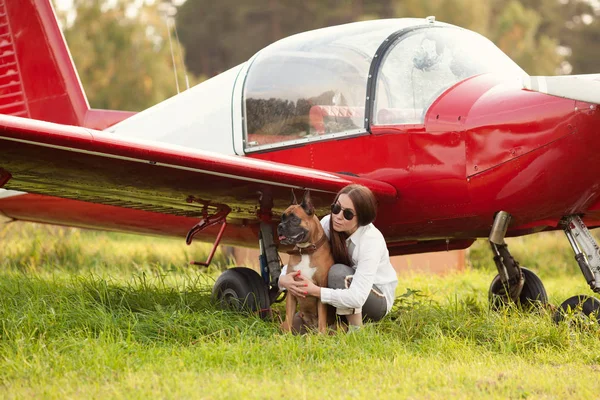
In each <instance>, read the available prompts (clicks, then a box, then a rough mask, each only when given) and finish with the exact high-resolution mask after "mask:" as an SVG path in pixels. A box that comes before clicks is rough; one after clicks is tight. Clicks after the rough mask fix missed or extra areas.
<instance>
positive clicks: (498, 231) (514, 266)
mask: <svg viewBox="0 0 600 400" xmlns="http://www.w3.org/2000/svg"><path fill="white" fill-rule="evenodd" d="M510 218H511V216H510V214H509V213H507V212H506V211H500V212H498V213H497V214H496V216H495V218H494V224H493V225H492V230H491V232H490V237H489V242H490V246H491V248H492V253H493V254H494V263H495V264H496V268H497V269H498V275H496V277H494V279H493V280H492V284H491V285H490V289H489V300H490V306H491V307H492V308H493V309H499V308H500V307H501V306H503V305H506V304H509V303H514V304H517V305H519V306H521V307H525V308H530V307H531V306H533V305H539V304H545V303H547V302H548V295H547V294H546V289H544V285H543V284H542V281H541V280H540V278H539V277H538V276H537V275H536V274H535V273H533V272H532V271H530V270H528V269H527V268H523V267H521V266H520V265H519V263H518V261H517V260H515V259H514V258H513V256H512V255H511V254H510V252H509V251H508V245H507V244H506V243H505V242H504V236H505V235H506V230H507V228H508V224H509V223H510Z"/></svg>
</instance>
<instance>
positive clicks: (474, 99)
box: [0, 0, 600, 314]
mask: <svg viewBox="0 0 600 400" xmlns="http://www.w3.org/2000/svg"><path fill="white" fill-rule="evenodd" d="M125 67H126V66H124V68H125ZM557 96H561V97H557ZM598 103H600V82H599V81H598V77H597V76H579V77H552V78H550V77H548V78H544V77H529V76H528V75H527V74H526V73H525V72H524V71H523V70H522V69H521V68H519V66H518V65H516V64H515V63H514V62H513V61H512V60H511V59H510V58H508V57H507V56H506V55H505V54H504V53H502V52H501V51H500V50H499V49H498V48H497V47H496V46H494V44H493V43H491V42H490V41H489V40H487V39H485V38H484V37H482V36H480V35H478V34H476V33H474V32H471V31H468V30H465V29H462V28H459V27H456V26H452V25H448V24H444V23H440V22H436V21H435V19H434V18H431V17H430V18H426V19H390V20H376V21H364V22H357V23H352V24H347V25H342V26H335V27H330V28H324V29H319V30H316V31H311V32H306V33H302V34H298V35H294V36H292V37H289V38H286V39H283V40H280V41H278V42H276V43H274V44H272V45H270V46H268V47H266V48H264V49H263V50H261V51H260V52H258V53H257V54H256V55H255V56H253V57H252V58H251V59H250V60H248V61H247V62H245V63H243V64H241V65H238V66H237V67H234V68H232V69H230V70H228V71H226V72H224V73H222V74H220V75H218V76H216V77H214V78H212V79H210V80H208V81H206V82H204V83H202V84H199V85H197V86H195V87H193V88H191V89H189V90H187V91H185V92H183V93H181V94H179V95H176V96H174V97H172V98H170V99H168V100H166V101H164V102H161V103H160V104H157V105H156V106H154V107H151V108H149V109H148V110H145V111H143V112H140V113H137V114H133V113H127V112H121V111H107V110H94V109H90V107H89V105H88V102H87V100H86V97H85V94H84V91H83V88H82V86H81V83H80V81H79V79H78V77H77V73H76V71H75V67H74V65H73V62H72V60H71V57H70V54H69V51H68V49H67V47H66V45H65V42H64V39H63V36H62V34H61V31H60V29H59V27H58V25H57V22H56V17H55V14H54V11H53V10H52V7H51V5H50V0H2V1H0V113H1V115H0V187H4V190H3V189H0V190H1V191H0V215H1V216H2V217H1V218H2V219H5V220H23V221H37V222H44V223H51V224H59V225H68V226H77V227H86V228H96V229H106V230H118V231H124V232H135V233H142V234H157V235H170V236H177V237H186V235H187V240H188V243H189V242H191V240H192V238H193V237H196V238H198V239H200V240H204V241H215V246H216V243H218V242H221V243H228V244H233V245H244V246H257V245H259V246H260V249H261V254H262V255H261V260H262V275H259V274H257V273H255V272H254V271H252V270H249V269H245V268H234V269H231V270H228V271H226V272H225V273H224V274H223V275H222V276H221V277H220V278H219V279H218V280H217V283H216V284H215V289H214V293H215V294H216V296H217V297H218V298H219V299H221V300H223V301H225V302H229V303H236V302H238V301H239V300H247V299H248V296H253V298H254V299H256V300H257V303H258V304H254V305H250V307H259V308H261V309H265V308H268V307H269V306H270V304H271V301H273V298H274V297H275V295H276V292H277V288H276V286H277V285H276V282H277V279H278V277H279V273H280V262H279V259H278V257H277V252H276V247H275V245H276V244H277V239H276V238H274V235H273V227H274V226H276V224H277V222H278V218H279V215H280V213H281V212H282V211H283V210H284V209H285V208H286V207H287V206H288V204H289V201H290V197H291V192H292V191H293V190H296V191H297V193H300V192H301V191H303V190H306V189H309V190H310V191H311V196H312V200H313V202H314V204H315V206H316V208H317V211H318V214H319V215H324V214H326V213H327V212H328V209H329V205H330V203H331V201H332V199H333V197H334V194H335V193H336V192H337V191H338V190H339V189H341V188H342V187H344V186H345V185H347V184H349V183H352V182H356V183H361V184H363V185H365V186H368V187H369V188H371V190H372V191H373V192H374V193H375V195H376V196H377V199H378V200H379V210H378V215H379V217H378V219H377V220H376V221H375V224H376V226H377V227H378V228H379V229H380V230H381V231H382V232H383V234H384V236H385V238H386V240H387V244H388V248H389V251H390V254H391V255H399V254H409V253H417V252H429V251H440V250H448V249H464V248H467V247H469V246H470V245H471V244H472V243H473V241H474V240H475V239H476V238H478V237H489V239H490V244H491V248H492V256H493V257H494V260H495V261H496V265H497V267H498V272H499V274H498V276H496V278H495V279H494V280H493V282H492V286H491V287H490V298H491V299H492V301H494V302H496V301H502V300H509V299H510V300H512V301H516V302H519V303H523V304H525V303H527V302H528V301H532V300H537V301H541V302H546V301H547V296H546V292H545V290H544V287H543V285H542V283H541V281H540V279H539V278H538V277H537V276H536V275H535V274H534V273H533V272H531V271H529V270H527V269H525V268H522V267H520V266H519V265H518V263H517V262H516V261H515V260H514V259H513V258H512V257H511V255H510V253H509V252H508V249H507V247H506V244H505V243H504V237H505V235H508V236H518V235H526V234H531V233H535V232H540V231H544V230H554V229H563V230H564V231H565V233H566V235H567V238H568V240H569V242H570V243H571V244H572V246H573V249H574V251H575V254H576V256H577V257H576V259H577V262H578V263H579V265H580V267H581V269H582V272H583V275H584V277H585V279H586V280H587V282H588V283H589V285H590V287H591V289H592V290H593V291H595V292H598V291H600V253H599V247H598V245H597V244H596V242H595V241H594V239H593V238H592V236H591V235H590V234H589V232H588V230H587V228H586V225H587V226H588V227H597V226H600V179H599V178H598V176H599V175H600V162H599V154H600V135H599V133H600V132H598V130H599V127H600V111H598V108H597V106H596V104H598ZM213 251H214V250H213ZM211 257H212V254H211ZM209 259H210V257H209ZM209 261H210V260H209ZM578 303H583V306H584V313H587V314H589V313H591V312H593V311H596V310H598V309H600V302H598V301H597V300H596V299H594V298H593V297H587V296H574V297H572V298H571V299H569V300H567V301H566V302H565V303H564V304H563V308H566V307H567V306H574V305H576V304H578ZM494 304H496V303H494Z"/></svg>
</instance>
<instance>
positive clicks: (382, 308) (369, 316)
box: [327, 264, 387, 321]
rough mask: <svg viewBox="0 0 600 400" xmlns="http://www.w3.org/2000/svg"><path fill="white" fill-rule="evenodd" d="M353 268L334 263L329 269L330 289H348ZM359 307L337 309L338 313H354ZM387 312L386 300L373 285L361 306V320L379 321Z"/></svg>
mask: <svg viewBox="0 0 600 400" xmlns="http://www.w3.org/2000/svg"><path fill="white" fill-rule="evenodd" d="M354 272H355V271H354V268H351V267H349V266H347V265H344V264H334V265H333V266H332V267H331V269H330V270H329V276H328V281H329V283H328V285H327V286H329V287H330V288H332V289H348V288H349V287H350V284H351V283H352V278H353V275H354ZM359 310H360V309H347V308H345V309H341V308H338V309H337V314H338V315H349V314H355V313H356V311H359ZM386 312H387V301H386V299H385V296H384V295H383V293H382V292H381V290H380V289H379V288H378V287H377V285H373V288H372V289H371V292H370V293H369V297H367V301H366V302H365V304H363V306H362V314H363V321H379V320H380V319H381V318H383V317H384V316H385V314H386Z"/></svg>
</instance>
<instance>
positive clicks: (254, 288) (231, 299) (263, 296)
mask: <svg viewBox="0 0 600 400" xmlns="http://www.w3.org/2000/svg"><path fill="white" fill-rule="evenodd" d="M212 298H213V301H215V302H216V303H217V305H218V306H219V307H221V308H222V309H227V310H233V311H241V312H251V313H258V314H259V315H260V317H261V318H266V317H268V316H269V315H271V308H270V307H271V303H270V300H269V291H268V288H267V285H266V284H265V282H264V281H263V279H262V278H261V276H260V275H258V273H256V271H254V270H252V269H250V268H245V267H235V268H231V269H228V270H226V271H224V272H223V273H222V274H221V275H220V276H219V278H218V279H217V281H216V282H215V285H214V286H213V290H212Z"/></svg>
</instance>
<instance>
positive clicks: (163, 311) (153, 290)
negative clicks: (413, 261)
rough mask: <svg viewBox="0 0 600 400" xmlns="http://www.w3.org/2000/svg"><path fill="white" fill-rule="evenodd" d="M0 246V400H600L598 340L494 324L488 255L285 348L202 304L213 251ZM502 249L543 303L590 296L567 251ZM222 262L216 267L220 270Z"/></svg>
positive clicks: (545, 326)
mask: <svg viewBox="0 0 600 400" xmlns="http://www.w3.org/2000/svg"><path fill="white" fill-rule="evenodd" d="M0 240H1V243H2V246H1V249H0V264H1V268H0V275H1V277H0V324H1V326H0V397H2V398H15V399H21V398H60V399H62V398H140V399H142V398H143V399H145V398H209V399H220V398H228V399H229V398H261V399H263V398H267V399H269V398H273V399H280V398H294V399H295V398H312V399H314V398H318V399H321V398H375V396H376V397H377V398H423V399H429V398H431V399H434V398H435V399H437V398H481V397H485V398H498V399H506V398H531V399H544V398H549V399H550V398H551V399H554V398H568V399H577V398H579V399H590V398H597V397H598V395H597V393H599V391H600V380H599V379H598V374H599V373H600V331H599V329H598V326H597V325H595V324H591V325H588V326H585V327H582V328H579V329H575V328H572V327H569V326H568V325H566V324H560V325H555V324H554V323H552V321H551V314H550V312H549V311H546V310H540V311H536V312H533V313H523V312H520V311H519V310H516V309H511V308H509V309H506V310H503V311H502V312H491V311H489V310H488V307H487V289H488V286H489V283H490V281H491V279H492V277H493V275H494V274H495V273H494V271H493V263H492V262H491V257H490V255H489V250H488V249H487V247H486V243H485V242H483V241H482V242H478V243H477V244H476V245H475V246H474V247H473V249H472V250H471V252H470V255H469V257H470V263H471V264H472V267H471V268H468V269H467V271H466V272H464V273H453V274H449V275H446V276H443V277H442V276H430V275H424V274H413V275H407V276H401V277H400V284H399V286H398V300H397V303H396V305H395V308H394V311H393V312H392V315H390V316H389V317H388V318H386V319H385V320H384V321H382V322H380V323H377V324H371V325H368V326H366V327H365V328H364V329H363V330H362V331H359V332H357V333H353V334H340V335H336V336H321V335H308V336H304V337H297V336H290V335H283V334H281V333H280V332H279V330H278V324H279V322H278V319H277V316H276V317H275V319H274V320H272V321H263V320H261V319H259V318H257V317H256V316H252V315H239V314H235V313H231V312H225V311H221V310H218V309H216V308H215V307H214V306H213V305H212V304H211V302H210V289H211V286H212V283H213V282H214V279H215V277H216V276H217V274H218V271H217V269H218V268H215V269H211V270H208V271H199V270H197V269H196V268H193V267H192V268H190V267H189V266H188V261H189V260H190V259H193V258H197V259H202V258H203V257H205V256H206V252H207V251H208V249H209V247H208V246H201V245H197V246H196V245H193V246H192V247H191V248H190V247H186V246H185V245H184V244H182V243H180V241H171V240H166V239H157V238H140V237H135V236H129V235H123V234H108V233H97V232H88V231H80V230H74V229H59V228H51V227H41V226H38V225H35V226H34V225H29V224H22V225H17V224H13V225H12V226H10V225H9V226H8V227H7V228H5V229H4V230H2V231H0ZM563 242H564V243H563ZM509 245H510V248H511V250H513V254H514V255H515V257H517V259H519V260H520V261H521V262H522V264H523V265H526V266H527V267H530V268H531V269H533V270H535V271H536V272H539V275H540V276H541V277H542V278H543V280H544V283H545V286H546V289H547V291H548V295H549V298H550V302H551V303H553V304H560V302H562V301H563V300H564V299H566V298H567V297H570V296H572V295H574V294H579V293H587V294H590V290H589V289H588V288H587V285H586V283H585V281H584V280H583V278H582V276H581V274H580V273H579V272H577V269H576V268H577V267H576V265H575V264H574V260H572V254H571V253H570V249H569V248H568V247H567V246H568V244H567V243H566V240H565V239H563V238H562V237H561V236H558V235H557V234H549V235H548V234H545V235H538V236H537V237H531V238H518V239H512V240H511V241H510V242H509ZM563 253H564V254H563ZM216 257H217V262H218V263H219V264H220V265H218V267H220V266H224V265H227V264H228V263H229V261H228V260H227V259H226V257H224V256H223V255H217V256H216ZM536 262H537V263H536ZM563 262H564V265H563V264H562V263H563ZM570 264H573V265H572V266H571V265H570ZM276 311H277V312H278V313H282V312H283V310H282V308H281V306H279V307H278V308H277V310H276Z"/></svg>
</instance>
